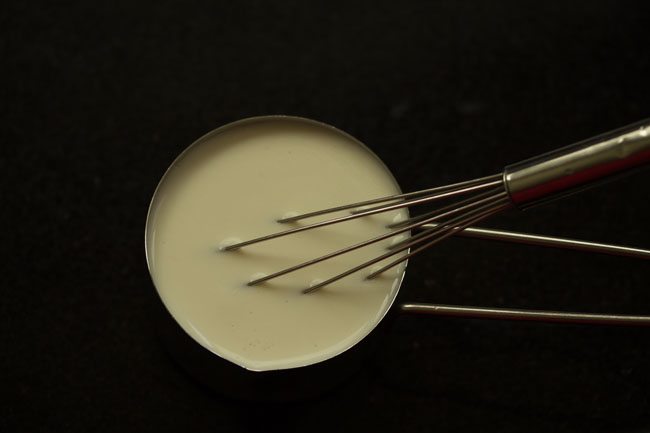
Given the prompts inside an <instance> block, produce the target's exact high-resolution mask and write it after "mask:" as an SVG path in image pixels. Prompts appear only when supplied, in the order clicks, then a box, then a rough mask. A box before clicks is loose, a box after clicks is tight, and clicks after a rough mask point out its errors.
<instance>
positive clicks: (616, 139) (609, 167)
mask: <svg viewBox="0 0 650 433" xmlns="http://www.w3.org/2000/svg"><path fill="white" fill-rule="evenodd" d="M648 164H650V119H646V120H643V121H640V122H637V123H634V124H632V125H628V126H625V127H623V128H619V129H617V130H614V131H611V132H607V133H605V134H601V135H599V136H597V137H593V138H590V139H588V140H584V141H581V142H578V143H575V144H572V145H570V146H567V147H563V148H561V149H557V150H554V151H552V152H549V153H546V154H543V155H540V156H537V157H534V158H531V159H527V160H525V161H522V162H518V163H516V164H512V165H509V166H507V167H506V168H505V170H504V173H503V179H504V183H505V185H506V189H507V190H508V193H509V194H510V198H511V200H512V202H513V203H514V204H515V205H517V206H519V207H522V208H525V207H529V206H532V205H536V204H539V203H541V202H545V201H548V200H552V199H555V198H557V197H559V196H563V195H567V194H570V193H573V192H576V191H578V190H581V189H586V188H590V187H591V186H593V185H594V184H597V183H600V182H601V181H605V180H608V179H610V178H612V177H614V176H616V175H620V174H624V173H627V172H629V171H631V170H633V169H635V168H640V167H643V166H645V165H648Z"/></svg>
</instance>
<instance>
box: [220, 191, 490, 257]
mask: <svg viewBox="0 0 650 433" xmlns="http://www.w3.org/2000/svg"><path fill="white" fill-rule="evenodd" d="M501 184H502V181H501V180H495V181H493V182H489V183H484V184H479V185H473V186H468V187H465V188H461V189H458V190H453V191H449V192H443V193H440V194H435V195H431V196H425V197H421V198H416V199H412V200H407V201H402V202H399V203H396V204H391V205H385V206H381V207H378V208H372V209H369V210H366V211H363V212H360V213H355V214H353V215H346V216H342V217H338V218H332V219H329V220H325V221H320V222H317V223H314V224H309V225H306V226H302V227H296V228H293V229H289V230H285V231H282V232H277V233H272V234H270V235H266V236H261V237H259V238H255V239H250V240H247V241H243V242H238V243H236V244H232V245H228V246H225V247H222V248H221V249H222V250H223V251H233V250H237V249H239V248H241V247H245V246H247V245H251V244H256V243H258V242H263V241H268V240H271V239H275V238H279V237H281V236H287V235H291V234H294V233H299V232H303V231H305V230H311V229H315V228H318V227H324V226H328V225H332V224H338V223H342V222H344V221H349V220H352V219H355V218H361V217H364V216H368V215H375V214H378V213H382V212H388V211H391V210H396V209H402V208H405V207H409V206H416V205H419V204H423V203H428V202H430V201H435V200H440V199H442V198H447V197H453V196H455V195H459V194H464V193H466V192H472V191H480V190H483V189H486V188H490V187H492V186H496V185H501Z"/></svg>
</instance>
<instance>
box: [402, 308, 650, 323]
mask: <svg viewBox="0 0 650 433" xmlns="http://www.w3.org/2000/svg"><path fill="white" fill-rule="evenodd" d="M400 309H401V311H403V312H405V313H416V314H430V315H435V316H450V317H462V318H471V319H498V320H526V321H534V322H547V323H584V324H589V325H626V326H649V325H650V316H632V315H621V314H592V313H576V312H561V311H543V310H520V309H512V308H483V307H461V306H458V305H440V304H419V303H409V304H402V305H401V306H400Z"/></svg>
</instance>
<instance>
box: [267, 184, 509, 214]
mask: <svg viewBox="0 0 650 433" xmlns="http://www.w3.org/2000/svg"><path fill="white" fill-rule="evenodd" d="M502 176H503V175H502V174H501V173H498V174H493V175H490V176H485V177H480V178H476V179H472V180H467V181H463V182H457V183H453V184H450V185H443V186H438V187H435V188H427V189H422V190H419V191H413V192H408V193H403V194H396V195H391V196H386V197H379V198H375V199H371V200H364V201H359V202H356V203H348V204H344V205H341V206H335V207H331V208H327V209H321V210H317V211H313V212H307V213H303V214H300V215H294V216H290V217H285V218H280V219H278V220H277V222H279V223H283V224H284V223H289V222H295V221H298V220H302V219H306V218H312V217H315V216H320V215H325V214H328V213H333V212H339V211H342V210H347V209H353V208H358V207H361V206H368V205H371V204H377V203H385V202H389V201H396V200H404V199H407V198H412V197H419V196H422V195H426V194H433V193H443V192H452V191H457V190H459V189H463V188H465V187H468V186H473V185H478V184H481V183H483V182H491V181H496V180H499V179H500V178H502ZM366 210H368V209H366ZM357 213H358V212H357Z"/></svg>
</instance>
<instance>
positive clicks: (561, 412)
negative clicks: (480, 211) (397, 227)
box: [0, 1, 650, 432]
mask: <svg viewBox="0 0 650 433" xmlns="http://www.w3.org/2000/svg"><path fill="white" fill-rule="evenodd" d="M75 3H78V4H75ZM648 9H649V8H648V6H647V2H615V1H609V2H600V1H580V2H535V3H532V2H517V1H506V2H479V1H475V2H456V1H441V2H420V1H413V2H403V3H399V2H388V1H381V2H350V3H349V4H346V3H339V2H318V3H316V2H313V3H310V2H299V1H293V2H261V1H259V2H250V1H242V2H205V3H195V2H178V3H172V2H167V1H161V2H155V3H151V4H148V5H147V4H145V3H140V2H48V3H46V2H43V4H34V3H30V2H15V4H11V5H10V4H7V3H3V5H2V6H0V54H1V56H2V69H1V72H0V77H2V93H1V95H0V101H1V102H0V118H1V122H2V123H1V124H0V146H1V149H2V150H1V152H0V171H1V173H2V181H1V182H0V194H1V195H0V197H1V202H2V212H0V223H1V226H2V228H3V235H2V249H1V251H2V252H1V253H0V254H1V257H0V272H1V273H2V284H1V285H0V286H1V287H2V289H1V290H2V291H1V293H0V294H1V296H2V300H1V301H0V323H1V328H0V347H2V354H1V355H0V372H1V373H0V375H1V376H0V378H1V385H2V394H4V398H3V402H2V406H0V407H1V409H0V431H3V432H13V431H16V432H26V431H73V432H76V431H79V432H87V431H111V432H112V431H207V430H210V431H228V432H237V431H244V430H248V429H253V428H254V427H262V428H264V429H266V430H273V429H278V430H283V431H290V430H294V429H299V430H303V431H306V430H308V431H313V432H320V431H338V430H343V431H361V430H363V431H366V430H371V429H372V430H378V431H445V432H454V431H459V432H460V431H494V432H497V431H498V432H506V431H527V432H537V431H539V432H543V431H544V432H546V431H554V432H605V431H607V432H612V431H621V432H623V431H630V432H638V431H650V415H649V413H650V390H649V387H650V368H649V367H650V365H649V363H650V361H649V359H650V344H649V343H650V330H649V329H629V328H607V327H585V326H563V325H541V324H530V323H527V324H522V323H506V322H490V321H476V320H459V319H434V318H423V317H407V316H403V317H400V318H399V320H397V322H396V324H395V327H394V329H393V330H392V332H391V333H390V334H389V336H388V337H387V338H386V341H385V346H384V347H383V349H382V350H381V351H380V352H379V353H378V354H377V358H376V359H375V360H374V362H373V363H371V364H370V365H369V366H368V369H367V370H366V371H365V372H364V373H363V374H360V375H359V376H358V377H356V378H355V379H354V380H352V381H349V382H348V383H347V384H346V385H345V386H344V387H342V388H341V389H338V390H336V391H334V392H331V393H330V394H328V395H326V396H324V397H322V398H321V399H318V400H316V401H311V402H306V403H301V404H294V405H290V406H287V405H285V406H280V407H274V406H270V405H266V406H265V405H260V406H257V407H255V406H251V405H242V404H237V403H234V402H231V401H228V400H225V399H223V398H220V397H218V396H216V395H214V394H213V393H212V392H210V391H209V390H207V389H205V388H203V387H201V386H199V385H197V384H196V383H194V382H193V381H192V380H190V379H189V378H188V376H186V375H185V374H184V373H183V372H182V371H181V370H180V369H179V368H177V367H176V366H175V365H174V364H173V363H172V361H171V360H170V358H169V357H168V356H167V355H166V354H165V352H164V351H163V350H162V349H161V347H160V345H159V344H158V342H157V340H156V339H155V332H154V329H153V321H152V320H151V314H150V312H151V310H152V306H153V305H155V303H156V302H158V301H157V297H156V295H155V291H154V289H153V287H152V285H151V283H150V281H149V277H148V273H147V270H146V264H145V261H144V252H143V229H144V220H145V215H146V210H147V206H148V202H149V199H150V196H151V194H152V192H153V189H154V188H155V185H156V183H157V181H158V179H159V177H160V176H161V175H162V173H163V172H164V170H165V168H166V167H167V165H168V164H169V163H170V162H171V161H172V159H173V158H174V157H175V156H176V155H177V154H178V153H179V152H180V151H181V150H182V149H183V148H184V147H186V146H187V145H188V144H189V143H191V142H192V141H193V140H194V139H195V138H197V137H198V136H200V135H202V134H203V133H205V132H206V131H209V130H210V129H213V128H215V127H217V126H219V125H222V124H224V123H227V122H229V121H232V120H236V119H239V118H243V117H247V116H251V115H258V114H276V113H286V114H294V115H301V116H306V117H312V118H315V119H319V120H322V121H326V122H328V123H331V124H333V125H335V126H337V127H339V128H341V129H343V130H345V131H347V132H349V133H351V134H352V135H355V136H356V137H358V138H359V139H361V140H362V141H364V142H365V143H367V144H368V145H369V146H370V147H371V148H372V149H373V150H375V151H376V152H377V153H378V154H379V155H380V156H381V157H382V159H384V160H385V161H386V162H387V164H388V165H389V166H390V168H391V169H392V170H393V171H394V173H395V176H396V177H397V179H398V180H399V181H400V183H401V184H402V186H403V188H404V189H406V190H411V189H416V188H420V187H426V186H430V185H433V184H439V183H446V182H450V181H454V180H462V179H467V178H471V177H475V176H481V175H485V174H489V173H492V172H495V171H498V170H500V169H501V167H502V166H503V165H505V164H506V163H509V162H513V161H517V160H519V159H521V158H524V157H528V156H532V155H535V154H538V153H541V152H542V151H546V150H549V149H551V148H554V147H558V146H560V145H565V144H569V143H571V142H573V141H576V140H578V139H582V138H586V137H588V136H591V135H594V134H596V133H600V132H603V131H606V130H608V129H612V128H614V127H618V126H621V125H624V124H626V123H630V122H632V121H636V120H639V119H641V118H643V117H648V116H649V115H650V91H649V90H648V89H649V88H648V77H649V76H650V54H649V53H650V52H649V51H648V47H649V46H650V33H649V32H648V26H647V17H648V13H649V12H650V11H649V10H648ZM648 174H649V173H648V172H645V173H641V174H638V175H636V176H634V177H630V178H627V179H625V180H622V181H620V182H617V183H615V184H610V185H607V186H604V187H602V188H600V189H598V190H593V191H590V192H586V193H584V194H582V195H579V196H575V197H572V198H568V199H565V200H563V201H560V202H556V203H554V204H551V205H548V206H545V207H542V208H539V209H535V210H531V211H530V212H525V213H510V214H508V215H505V216H503V217H500V218H497V219H495V220H493V221H491V222H490V225H492V226H495V227H503V228H512V229H521V230H526V231H532V232H539V233H545V234H556V235H566V236H572V237H576V238H586V239H595V240H601V241H611V242H618V243H622V244H630V245H636V246H645V247H650V234H649V233H648V218H649V217H650V203H649V200H648V198H649V195H650V182H649V180H650V178H649V177H648ZM648 276H650V268H649V266H648V263H647V262H642V261H639V260H628V259H623V258H614V257H604V256H596V255H588V254H582V253H574V252H561V251H551V250H547V249H542V248H534V247H525V246H516V245H505V244H494V243H487V242H481V241H470V240H462V239H452V240H449V241H448V242H445V243H444V244H442V245H440V246H439V247H438V248H436V249H434V250H433V251H431V252H429V253H428V254H427V256H426V257H420V258H418V259H417V260H414V261H413V262H412V263H411V265H410V267H409V272H408V275H407V279H406V282H405V285H404V286H403V291H404V296H405V298H407V299H412V300H417V301H432V302H440V303H461V304H470V305H487V306H510V307H538V308H551V309H578V310H588V311H594V312H620V313H639V314H643V313H645V314H649V313H650V291H648V286H649V284H648Z"/></svg>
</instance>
